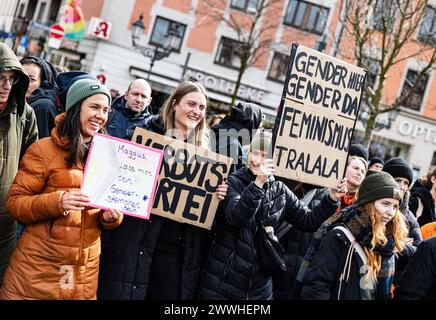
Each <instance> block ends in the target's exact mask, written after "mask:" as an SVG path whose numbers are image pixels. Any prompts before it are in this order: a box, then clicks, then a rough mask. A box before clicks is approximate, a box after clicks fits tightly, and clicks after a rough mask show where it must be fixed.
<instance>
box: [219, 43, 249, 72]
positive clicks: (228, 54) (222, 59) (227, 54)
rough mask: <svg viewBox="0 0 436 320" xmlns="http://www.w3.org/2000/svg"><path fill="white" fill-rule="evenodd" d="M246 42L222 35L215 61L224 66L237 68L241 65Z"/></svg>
mask: <svg viewBox="0 0 436 320" xmlns="http://www.w3.org/2000/svg"><path fill="white" fill-rule="evenodd" d="M248 49H249V48H247V44H245V43H243V42H239V41H236V40H233V39H229V38H225V37H222V38H221V41H220V44H219V46H218V51H217V54H216V57H215V63H217V64H221V65H223V66H226V67H230V68H234V69H239V68H240V67H241V57H242V55H243V54H244V51H245V50H248Z"/></svg>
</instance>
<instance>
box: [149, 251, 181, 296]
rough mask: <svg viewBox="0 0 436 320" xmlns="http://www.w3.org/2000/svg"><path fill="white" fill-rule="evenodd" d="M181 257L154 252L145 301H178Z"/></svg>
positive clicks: (169, 253) (174, 254)
mask: <svg viewBox="0 0 436 320" xmlns="http://www.w3.org/2000/svg"><path fill="white" fill-rule="evenodd" d="M181 273H182V257H181V256H180V255H178V254H176V253H171V252H163V251H155V252H154V254H153V261H152V263H151V268H150V278H149V284H148V289H147V295H146V297H145V299H146V300H180V287H181V280H182V275H181Z"/></svg>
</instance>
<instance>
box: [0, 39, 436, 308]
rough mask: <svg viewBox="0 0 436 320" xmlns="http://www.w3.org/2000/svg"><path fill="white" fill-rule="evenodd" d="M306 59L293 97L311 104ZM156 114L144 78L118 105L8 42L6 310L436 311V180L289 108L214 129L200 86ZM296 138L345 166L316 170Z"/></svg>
mask: <svg viewBox="0 0 436 320" xmlns="http://www.w3.org/2000/svg"><path fill="white" fill-rule="evenodd" d="M298 52H299V53H298V54H296V55H295V56H296V57H297V62H296V63H299V64H300V68H298V67H297V68H296V69H295V70H296V72H295V77H294V78H292V77H291V78H290V80H289V86H288V88H287V90H288V91H287V94H288V95H289V96H290V97H294V98H295V99H300V98H299V96H301V97H303V96H304V97H306V98H307V101H306V102H307V103H309V104H313V103H314V101H315V100H316V99H317V98H316V96H310V94H309V93H304V94H302V93H301V94H299V93H298V90H297V89H298V88H300V89H301V90H303V86H302V85H300V80H301V79H302V78H301V75H299V73H304V72H307V70H304V69H306V68H304V67H301V66H304V63H303V62H302V61H303V60H304V58H305V57H306V56H307V55H308V54H306V53H304V52H303V53H302V52H301V51H298ZM298 59H300V61H298ZM297 65H298V64H297ZM344 65H345V64H344ZM318 68H319V69H320V70H322V68H323V66H322V65H320V66H319V67H318ZM338 70H342V71H341V73H340V74H341V78H339V79H336V80H334V81H333V82H332V83H331V84H330V85H331V86H337V89H334V90H333V92H335V93H336V92H337V96H336V94H335V95H333V101H332V102H331V103H332V106H333V105H334V104H335V105H336V107H337V108H331V109H332V110H333V109H334V110H333V111H335V110H339V111H338V112H342V113H343V114H346V115H347V116H348V117H353V116H354V117H357V113H358V108H357V109H356V104H355V103H354V101H359V92H360V93H361V91H362V88H361V85H360V83H361V82H359V83H354V84H351V85H350V86H348V85H349V82H348V81H346V80H347V79H346V77H348V76H349V75H350V74H352V72H350V73H347V72H345V71H347V70H345V67H344V66H342V65H341V66H339V64H338ZM353 72H355V74H356V75H357V71H353ZM356 79H360V78H359V77H356ZM294 80H295V82H292V81H294ZM321 80H322V81H324V80H325V81H327V80H326V79H321ZM313 81H315V82H316V79H315V80H313ZM359 81H361V80H359ZM297 83H298V85H297ZM310 85H311V84H310V81H309V82H308V83H307V87H304V90H307V92H310ZM314 86H315V85H314ZM341 86H342V87H343V88H342V87H341ZM300 89H299V90H300ZM324 89H326V90H327V91H328V90H329V89H330V88H324ZM341 92H343V93H344V94H342V95H341V96H339V94H340V93H341ZM335 99H336V100H335ZM151 101H152V88H151V86H150V84H149V83H148V82H147V81H146V80H145V79H140V78H138V79H135V80H133V81H132V82H131V83H130V85H129V86H128V88H126V91H125V93H124V94H123V95H120V96H118V97H117V98H115V99H114V96H113V95H112V94H111V91H110V90H109V89H108V88H106V87H105V85H103V84H102V83H101V82H100V81H99V80H98V79H97V78H96V77H95V76H94V75H93V74H91V73H87V72H84V71H62V72H58V70H56V68H55V67H54V66H52V65H51V64H50V63H49V62H47V61H45V60H44V59H42V58H36V57H31V56H29V57H24V58H23V59H21V61H20V60H19V59H18V58H17V56H16V55H15V54H14V52H13V51H12V50H11V49H10V48H9V47H8V46H6V45H5V44H3V43H0V133H1V134H0V139H1V140H0V142H1V143H0V154H1V158H0V181H1V184H0V299H2V300H3V299H5V300H22V299H37V300H42V299H44V300H45V299H48V300H55V299H56V300H57V299H63V300H73V299H74V300H88V299H89V300H92V299H98V300H100V299H101V300H272V299H274V300H391V299H412V300H415V299H436V237H434V236H433V237H431V235H432V234H431V228H434V225H436V209H435V208H436V169H433V170H432V171H430V172H428V174H427V175H425V176H423V177H420V178H418V179H416V181H414V177H413V171H412V168H411V167H410V165H409V164H408V163H407V161H405V159H403V158H401V157H392V158H390V159H381V158H379V157H377V156H374V157H372V158H371V159H369V153H368V149H367V148H366V147H365V146H363V145H361V144H357V143H353V142H352V131H353V130H352V128H353V125H350V124H349V123H348V122H343V123H339V122H338V123H333V122H332V120H329V119H328V118H327V117H325V118H323V117H322V116H318V115H317V117H316V119H315V116H314V117H312V116H311V115H309V114H308V113H307V111H303V112H301V111H299V110H298V106H295V105H294V104H292V103H293V102H292V103H291V102H289V103H288V102H283V101H282V105H281V107H280V110H281V111H280V112H279V114H278V118H280V117H281V121H278V122H277V123H276V126H275V128H274V130H268V129H265V128H263V126H262V118H263V115H262V109H261V107H260V106H258V105H256V104H254V103H248V102H239V103H237V104H236V105H235V106H233V107H232V108H231V111H230V113H229V114H228V115H226V116H220V117H213V118H212V117H210V119H209V118H208V92H207V91H206V89H205V88H204V87H203V86H202V85H201V84H200V83H197V82H194V81H190V80H187V81H184V82H181V83H179V84H178V86H177V87H176V88H175V89H174V90H173V92H172V94H171V95H170V96H169V97H168V99H167V100H166V101H165V103H164V104H163V105H162V106H161V107H160V110H159V113H158V114H153V110H152V109H151V106H150V104H151ZM339 106H340V107H339ZM325 109H329V108H325ZM329 111H331V110H329ZM305 112H306V113H305ZM298 119H300V120H298ZM298 121H301V123H298ZM344 121H345V120H344ZM290 122H291V124H289V123H290ZM304 125H305V126H304ZM322 128H324V129H322ZM317 130H318V132H317ZM322 130H324V131H322ZM297 131H299V135H300V136H305V137H306V138H307V139H309V140H310V141H313V143H321V144H324V147H326V148H327V147H330V148H333V149H335V150H337V152H338V153H340V154H341V157H337V159H336V158H335V159H328V157H326V155H325V154H324V155H319V156H318V158H317V156H316V155H312V157H309V156H308V155H307V153H308V152H309V149H310V147H309V149H305V150H298V149H297V147H296V145H293V141H295V139H294V138H295V137H297V136H298V132H297ZM97 137H107V139H110V140H109V141H111V142H110V143H111V144H110V146H112V145H113V146H114V147H111V148H103V149H102V148H99V147H98V145H97ZM105 141H106V140H105ZM115 143H117V146H118V147H115ZM129 148H131V149H129ZM133 148H136V149H134V150H136V151H132V150H133ZM314 149H316V148H314ZM138 150H139V151H138ZM141 150H142V151H143V152H144V153H141ZM153 152H154V153H153ZM98 153H100V156H101V158H100V159H101V161H104V163H99V164H98V165H93V164H92V163H91V160H90V159H94V156H95V157H97V156H98ZM117 154H122V156H123V157H125V158H123V159H127V160H126V161H125V162H122V161H121V160H120V162H116V159H117ZM152 154H154V155H155V156H156V159H161V160H160V161H161V162H158V161H157V160H156V161H154V160H153V163H151V162H152V160H150V159H151V158H149V157H151V155H152ZM159 157H160V158H159ZM277 157H278V158H277ZM147 159H148V160H147ZM153 159H154V158H153ZM123 161H124V160H123ZM147 161H148V162H147ZM135 163H138V167H135V166H134V164H135ZM139 163H142V167H141V169H138V168H139ZM138 170H139V172H141V174H142V175H141V179H140V178H138V176H133V175H132V174H133V172H135V171H136V173H137V172H138ZM297 170H300V171H301V174H302V176H310V177H311V178H309V179H308V180H305V181H301V180H298V179H297V178H296V177H297V176H299V175H298V174H297V175H294V176H292V175H293V174H295V172H297ZM120 172H121V173H120ZM123 172H124V173H125V174H124V175H123V174H122V173H123ZM343 173H344V174H343ZM288 174H289V175H288ZM144 176H146V177H147V179H148V180H144V179H145V178H144ZM132 177H134V178H132ZM93 178H94V180H91V179H93ZM88 179H89V180H88ZM317 179H318V180H317ZM320 179H324V180H323V181H327V182H326V183H322V182H320V181H321V180H320ZM85 181H96V182H93V183H95V184H92V186H93V187H90V188H89V189H88V190H91V189H92V192H91V191H90V192H85V191H84V190H85V185H86V183H85ZM138 181H139V182H138ZM141 181H147V183H144V182H141ZM141 183H142V184H141ZM127 186H128V187H127ZM141 188H148V189H147V190H150V191H149V192H148V191H147V192H148V193H146V195H144V192H142V191H141ZM144 190H145V189H144ZM108 194H110V196H109V195H108ZM138 197H139V198H141V199H142V200H141V199H140V200H141V201H142V202H141V201H139V200H137V199H138ZM99 201H103V202H104V201H106V202H105V203H106V205H99V203H100V202H99ZM145 204H146V205H145ZM142 206H144V208H145V207H146V208H148V209H149V210H148V209H147V210H148V215H144V216H141V212H139V211H140V210H138V208H143V207H142ZM150 211H151V212H150ZM132 213H133V214H132ZM150 213H151V214H150ZM424 230H430V232H429V233H425V232H424ZM428 234H430V236H429V235H428ZM423 235H424V237H423ZM423 238H424V239H423Z"/></svg>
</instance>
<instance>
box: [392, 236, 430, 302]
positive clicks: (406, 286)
mask: <svg viewBox="0 0 436 320" xmlns="http://www.w3.org/2000/svg"><path fill="white" fill-rule="evenodd" d="M394 297H395V299H399V300H430V299H431V300H435V299H436V237H431V238H429V239H427V240H425V241H423V242H421V244H420V245H419V247H418V250H417V251H416V254H415V255H414V256H413V257H412V258H411V259H410V261H409V264H408V265H407V267H406V270H404V273H403V275H402V277H401V279H400V285H399V286H397V288H395V291H394Z"/></svg>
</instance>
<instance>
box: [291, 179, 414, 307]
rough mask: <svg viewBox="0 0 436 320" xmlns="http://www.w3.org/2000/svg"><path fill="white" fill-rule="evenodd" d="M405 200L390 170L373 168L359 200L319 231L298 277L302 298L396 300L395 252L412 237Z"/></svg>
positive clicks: (362, 188)
mask: <svg viewBox="0 0 436 320" xmlns="http://www.w3.org/2000/svg"><path fill="white" fill-rule="evenodd" d="M401 200H402V193H401V190H400V188H399V187H398V185H397V183H396V182H395V180H394V179H393V178H392V176H391V175H390V174H388V173H386V172H374V171H372V172H370V173H369V174H368V175H367V177H366V178H365V180H363V182H362V184H361V186H360V188H359V193H358V194H357V202H356V204H354V205H351V206H349V207H347V208H345V209H344V210H341V211H339V212H337V213H336V214H335V215H333V216H332V217H330V218H329V219H327V220H326V221H325V222H324V223H323V224H322V225H321V227H320V228H319V229H318V231H317V232H316V233H315V235H314V239H313V241H312V243H311V246H310V247H309V249H308V251H307V253H306V255H305V257H304V260H303V263H302V266H301V268H300V270H299V273H298V276H297V281H298V282H300V283H301V284H302V286H303V287H302V291H301V298H302V299H316V300H375V299H377V300H378V299H390V298H391V294H390V289H391V285H392V281H393V278H394V272H395V253H396V252H401V251H402V250H403V246H404V243H405V241H406V239H407V227H406V224H405V222H404V218H403V216H402V214H401V212H400V211H399V205H400V201H401Z"/></svg>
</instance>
